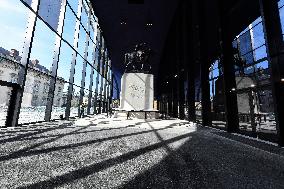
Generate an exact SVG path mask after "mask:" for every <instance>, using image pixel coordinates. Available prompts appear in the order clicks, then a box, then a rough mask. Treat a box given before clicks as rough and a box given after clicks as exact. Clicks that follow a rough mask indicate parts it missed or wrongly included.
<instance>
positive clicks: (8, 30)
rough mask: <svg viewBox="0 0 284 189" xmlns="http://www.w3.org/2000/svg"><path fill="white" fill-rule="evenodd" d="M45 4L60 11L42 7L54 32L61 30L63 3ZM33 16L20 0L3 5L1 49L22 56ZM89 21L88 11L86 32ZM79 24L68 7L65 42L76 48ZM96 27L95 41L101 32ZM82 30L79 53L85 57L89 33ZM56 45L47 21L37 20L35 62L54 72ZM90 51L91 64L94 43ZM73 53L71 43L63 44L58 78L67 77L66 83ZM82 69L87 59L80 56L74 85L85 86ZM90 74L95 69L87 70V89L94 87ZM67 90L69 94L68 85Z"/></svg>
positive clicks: (74, 1) (8, 0)
mask: <svg viewBox="0 0 284 189" xmlns="http://www.w3.org/2000/svg"><path fill="white" fill-rule="evenodd" d="M43 2H45V3H46V4H48V3H50V4H53V8H54V7H55V8H56V9H55V10H45V9H41V7H40V14H41V16H43V17H44V18H45V20H46V21H47V22H48V23H50V25H51V26H53V28H54V29H57V28H55V27H56V25H57V22H58V18H57V17H58V15H59V9H60V6H58V2H60V0H57V1H54V0H46V1H43ZM77 2H78V1H77V0H71V1H70V5H71V6H72V8H73V9H74V11H75V12H76V11H77V5H78V4H77ZM46 4H45V5H44V4H42V6H43V5H44V6H45V7H48V6H47V5H46ZM75 7H76V8H75ZM43 10H44V11H43ZM30 12H31V11H30V10H29V9H28V8H27V7H26V6H25V5H23V4H22V2H21V1H20V0H1V3H0V24H1V30H0V46H1V47H3V48H5V49H7V50H10V49H12V48H15V49H17V50H19V51H20V54H21V51H22V46H23V42H24V37H25V31H26V26H27V21H28V16H29V13H30ZM87 18H88V16H87V13H86V12H85V10H84V11H83V13H82V22H83V23H84V24H83V25H84V26H85V28H86V29H87V22H88V19H87ZM75 23H76V18H75V16H74V15H73V13H72V12H71V9H70V8H69V7H68V8H67V10H66V19H65V23H64V33H63V38H64V39H66V40H67V41H68V42H69V43H70V44H71V45H72V46H73V37H74V32H75ZM93 23H95V22H93ZM94 27H95V29H94V30H91V37H92V39H93V41H95V38H96V32H97V31H96V25H95V26H94ZM80 28H81V29H80V34H79V35H80V36H83V37H80V38H79V44H78V46H79V47H78V52H79V53H80V54H81V55H82V56H84V50H85V40H86V32H85V30H83V27H82V26H80ZM55 41H56V35H55V33H54V32H53V31H52V30H51V29H50V28H48V27H47V26H46V25H45V24H44V22H43V21H41V20H40V19H37V23H36V30H35V34H34V40H33V48H32V51H31V59H38V60H39V62H40V64H41V65H43V66H45V67H46V68H47V69H50V68H51V66H52V61H53V54H54V44H55ZM90 47H91V48H89V49H88V54H89V56H88V57H87V60H88V61H90V62H91V60H92V51H93V49H94V47H95V44H93V43H91V45H90ZM72 53H73V50H72V48H70V47H69V46H68V44H67V43H65V42H62V46H61V55H60V58H59V67H58V76H60V77H63V78H64V79H65V80H66V81H69V73H70V68H71V60H72ZM82 68H83V59H82V58H81V57H79V56H78V57H77V64H76V74H75V78H74V83H75V84H77V85H79V86H80V85H81V78H82V75H81V72H82ZM77 73H78V74H77ZM90 73H91V67H90V66H89V65H88V66H87V74H88V76H87V77H86V86H88V85H89V83H90V78H89V75H90ZM96 76H97V74H96V73H95V74H94V79H95V78H96ZM86 88H89V87H86ZM65 90H67V85H66V89H65Z"/></svg>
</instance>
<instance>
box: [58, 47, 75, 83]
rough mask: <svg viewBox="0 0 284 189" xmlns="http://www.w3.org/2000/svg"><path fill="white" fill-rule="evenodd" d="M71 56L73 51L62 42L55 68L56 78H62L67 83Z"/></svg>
mask: <svg viewBox="0 0 284 189" xmlns="http://www.w3.org/2000/svg"><path fill="white" fill-rule="evenodd" d="M72 54H73V49H71V47H70V46H69V45H67V44H66V43H65V42H63V41H62V44H61V49H60V55H59V62H58V68H57V76H58V77H59V78H63V79H64V80H65V81H67V82H69V77H70V69H71V63H72Z"/></svg>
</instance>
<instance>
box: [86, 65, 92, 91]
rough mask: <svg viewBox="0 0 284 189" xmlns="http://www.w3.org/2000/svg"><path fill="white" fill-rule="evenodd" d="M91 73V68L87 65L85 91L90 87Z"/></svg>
mask: <svg viewBox="0 0 284 189" xmlns="http://www.w3.org/2000/svg"><path fill="white" fill-rule="evenodd" d="M91 72H92V67H91V66H90V65H89V64H87V67H86V78H85V89H89V86H90V81H91V79H90V76H91Z"/></svg>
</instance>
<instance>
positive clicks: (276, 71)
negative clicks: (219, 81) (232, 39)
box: [259, 0, 284, 146]
mask: <svg viewBox="0 0 284 189" xmlns="http://www.w3.org/2000/svg"><path fill="white" fill-rule="evenodd" d="M259 4H260V12H261V16H262V20H263V26H264V27H263V29H264V36H265V41H266V48H267V58H268V61H269V69H271V84H272V95H273V103H274V104H273V105H274V111H275V121H276V130H277V135H278V143H279V145H280V146H284V121H283V117H284V98H283V96H284V64H283V62H284V55H283V53H282V52H283V49H284V45H283V35H282V32H283V31H282V29H281V20H280V14H279V9H278V1H276V0H268V1H267V0H259ZM281 117H282V119H281Z"/></svg>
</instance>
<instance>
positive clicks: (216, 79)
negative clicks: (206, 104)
mask: <svg viewBox="0 0 284 189" xmlns="http://www.w3.org/2000/svg"><path fill="white" fill-rule="evenodd" d="M219 67H220V65H219V60H216V61H215V62H214V63H213V64H212V65H211V67H210V72H209V78H210V79H209V80H210V81H209V83H210V100H211V117H212V126H214V127H218V128H225V127H226V117H225V106H224V90H223V80H224V79H223V77H222V76H220V75H219V72H220V71H219ZM220 69H221V68H220Z"/></svg>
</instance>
